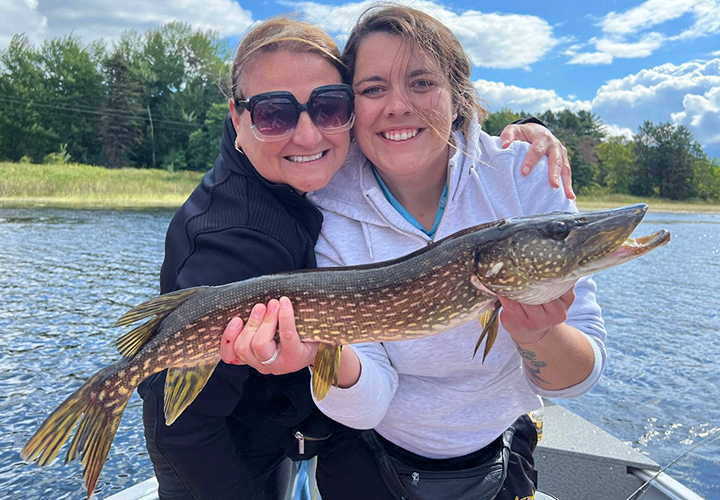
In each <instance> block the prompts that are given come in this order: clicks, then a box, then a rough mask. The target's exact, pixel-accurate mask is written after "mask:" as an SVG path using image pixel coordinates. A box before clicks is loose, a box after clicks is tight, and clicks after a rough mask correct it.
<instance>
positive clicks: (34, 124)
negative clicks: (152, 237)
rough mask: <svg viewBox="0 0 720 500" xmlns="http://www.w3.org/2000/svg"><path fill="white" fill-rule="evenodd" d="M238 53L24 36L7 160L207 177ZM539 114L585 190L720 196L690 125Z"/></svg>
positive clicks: (203, 36) (142, 37)
mask: <svg viewBox="0 0 720 500" xmlns="http://www.w3.org/2000/svg"><path fill="white" fill-rule="evenodd" d="M231 52H232V49H231V47H229V46H228V45H227V43H226V41H225V40H223V39H221V38H220V37H219V35H218V34H217V33H216V32H214V31H201V30H193V29H192V28H191V27H190V26H189V25H187V24H184V23H178V22H172V23H168V24H166V25H164V26H162V27H158V28H152V29H150V30H148V31H147V32H145V33H144V34H140V33H138V32H135V31H130V32H126V33H124V34H123V35H122V36H121V37H120V39H119V40H118V41H117V42H115V43H113V44H112V46H109V45H108V44H107V43H105V42H104V41H102V40H100V41H95V42H92V43H90V44H84V43H83V42H82V40H81V39H80V38H79V37H77V36H75V35H72V34H71V35H67V36H65V37H61V38H56V39H53V40H49V41H46V42H44V43H43V44H42V45H40V46H35V45H33V44H32V43H30V42H29V40H28V38H27V37H26V36H24V35H16V36H15V37H13V39H12V40H11V42H10V44H9V45H8V47H7V48H6V49H5V50H3V51H2V52H0V160H7V161H16V162H38V163H40V162H44V163H48V162H50V163H52V162H67V161H74V162H79V163H86V164H91V165H101V166H104V167H108V168H118V167H138V168H166V169H170V170H174V169H193V170H206V169H208V168H210V167H211V166H212V162H213V160H214V158H215V156H216V155H217V152H218V146H219V141H220V136H221V133H222V125H223V121H224V119H225V116H226V115H227V104H226V103H227V95H228V94H229V85H228V81H229V80H228V72H229V61H230V59H231ZM526 116H529V114H528V113H525V112H519V113H515V112H513V111H511V110H509V109H502V110H500V111H498V112H495V113H491V114H490V116H489V117H488V119H487V120H486V122H485V123H484V125H483V128H484V129H485V130H486V131H487V132H488V133H491V134H498V133H499V132H500V131H501V130H502V128H503V127H504V126H505V125H506V124H508V123H509V122H511V121H513V120H515V119H518V118H521V117H526ZM537 117H538V118H540V119H541V120H542V121H543V122H544V123H545V124H546V125H547V126H548V128H549V129H550V130H551V131H552V132H553V133H554V134H555V136H556V137H558V138H559V139H560V140H561V141H562V142H563V144H565V146H566V147H567V149H568V155H569V159H570V162H571V165H572V169H573V179H574V186H575V189H576V191H578V192H579V193H597V192H602V193H605V192H611V193H622V194H633V195H639V196H661V197H664V198H670V199H678V200H681V199H693V198H696V199H697V198H699V199H706V200H718V199H720V163H719V162H718V159H717V158H709V157H708V155H707V154H705V152H704V151H703V149H702V147H701V146H700V144H698V142H697V141H695V140H694V138H693V136H692V133H691V132H690V131H689V130H688V129H687V128H686V127H684V126H682V125H679V126H678V125H674V124H672V123H660V124H654V123H650V122H647V121H646V122H645V123H643V125H641V126H640V127H639V128H638V131H637V133H635V134H634V136H633V137H632V139H626V138H620V137H608V134H607V133H606V131H605V128H604V126H603V123H602V121H601V120H600V119H599V118H598V117H597V116H596V115H594V114H593V113H590V112H587V111H578V112H573V111H571V110H567V109H566V110H562V111H559V112H553V111H546V112H545V113H542V114H541V115H538V116H537Z"/></svg>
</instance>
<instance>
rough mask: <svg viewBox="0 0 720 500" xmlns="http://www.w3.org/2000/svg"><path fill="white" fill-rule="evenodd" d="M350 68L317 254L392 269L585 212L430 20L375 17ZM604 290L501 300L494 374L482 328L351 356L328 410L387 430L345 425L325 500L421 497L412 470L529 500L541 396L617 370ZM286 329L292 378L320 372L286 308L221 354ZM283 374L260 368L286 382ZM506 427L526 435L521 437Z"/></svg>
mask: <svg viewBox="0 0 720 500" xmlns="http://www.w3.org/2000/svg"><path fill="white" fill-rule="evenodd" d="M343 59H344V62H345V63H346V65H347V66H348V70H349V72H350V80H351V82H352V86H353V90H354V92H355V112H356V121H355V127H354V136H355V142H356V144H355V145H354V146H353V147H351V151H350V155H349V157H348V160H347V161H346V162H345V164H344V165H343V167H342V168H341V169H340V171H339V172H338V173H337V174H336V175H335V176H334V177H333V179H332V180H331V181H330V183H329V184H328V185H327V186H326V187H325V188H323V189H321V190H319V191H316V192H314V193H310V194H309V195H308V196H309V199H310V200H311V201H312V202H313V203H315V204H316V205H317V206H318V207H319V208H320V209H321V210H322V212H323V216H324V222H323V227H322V231H321V235H320V238H319V240H318V243H317V245H316V248H315V250H316V254H317V259H318V265H319V266H325V267H328V266H348V265H357V264H366V263H372V262H379V261H384V260H388V259H393V258H397V257H400V256H403V255H406V254H408V253H410V252H412V251H415V250H418V249H420V248H422V247H424V246H425V245H427V244H428V243H429V242H431V241H436V240H438V239H441V238H443V237H445V236H448V235H450V234H452V233H454V232H456V231H458V230H460V229H464V228H467V227H470V226H473V225H476V224H480V223H483V222H489V221H493V220H496V219H500V218H504V217H510V216H520V215H527V214H533V213H541V212H548V211H553V210H564V211H576V210H577V209H576V207H575V205H574V204H573V203H572V201H571V200H569V199H568V198H566V196H565V194H564V193H563V191H562V190H561V189H559V188H552V187H551V186H549V185H548V184H547V163H546V162H545V161H542V162H541V163H540V164H539V165H538V168H537V169H536V171H533V172H532V174H531V175H522V173H521V171H520V170H521V169H520V165H521V163H522V159H523V158H524V156H525V153H527V145H526V144H518V143H513V144H512V145H511V146H510V147H508V148H506V149H504V148H503V147H501V144H500V141H499V139H497V138H494V137H490V136H488V135H487V134H485V133H484V132H483V131H482V130H481V128H480V120H481V119H482V118H483V117H484V115H485V111H484V109H483V108H482V106H481V105H480V103H479V99H478V97H477V95H476V94H475V91H474V87H473V85H472V82H471V80H470V76H471V75H470V64H469V59H468V57H467V55H466V54H465V52H464V51H463V49H462V47H461V45H460V43H459V41H458V40H457V39H456V38H455V36H454V35H453V34H452V32H451V31H450V30H449V29H448V28H447V27H445V26H444V25H442V24H441V23H440V22H438V21H437V20H435V19H434V18H432V17H431V16H428V15H427V14H424V13H422V12H420V11H417V10H414V9H412V8H409V7H404V6H389V7H382V6H381V7H377V8H373V9H370V10H369V11H367V12H366V13H365V14H364V15H363V17H362V18H361V20H360V22H359V23H358V24H357V25H356V27H355V28H354V29H353V31H352V33H351V35H350V37H349V39H348V42H347V44H346V47H345V51H344V54H343ZM594 292H595V284H594V282H593V281H592V280H591V279H583V280H580V281H579V282H578V283H577V284H576V286H575V289H574V291H570V292H568V293H567V294H565V295H564V296H563V297H561V298H559V299H557V300H555V301H552V302H550V303H548V304H544V305H540V306H528V305H523V304H519V303H515V302H512V301H509V300H506V299H501V302H502V304H503V310H502V312H501V327H500V332H499V334H498V338H497V341H496V343H495V345H494V347H493V349H492V350H491V351H490V353H489V355H488V356H487V359H486V360H485V362H484V363H480V362H479V361H478V360H473V359H472V357H471V356H470V354H469V353H472V352H473V349H474V346H475V342H476V340H477V338H478V336H479V334H480V331H479V324H478V322H477V321H474V322H470V323H468V324H466V325H464V326H461V327H458V328H455V329H452V330H450V331H447V332H445V333H442V334H439V335H436V336H434V337H430V338H427V339H421V340H413V341H406V342H393V343H387V344H362V345H354V346H345V347H344V348H343V351H342V358H341V364H340V373H339V386H338V387H333V388H331V390H330V392H329V394H328V396H327V397H326V398H325V399H324V400H323V401H322V402H317V404H318V407H319V408H320V409H321V411H323V412H324V413H325V414H326V415H328V416H330V417H331V418H333V419H335V420H337V421H338V422H341V423H343V424H345V425H346V426H348V427H350V428H353V429H374V430H373V431H372V432H371V433H367V432H365V433H360V432H354V431H352V430H343V431H342V432H343V435H342V436H337V437H336V439H334V442H333V443H332V444H331V445H330V447H329V449H328V450H325V451H323V453H322V454H321V455H320V461H319V466H318V485H319V487H320V491H321V494H322V496H323V498H324V499H325V500H332V499H334V498H343V499H344V500H347V499H351V498H358V499H360V498H373V499H384V498H387V499H391V498H401V497H403V496H404V495H406V494H407V493H410V494H423V493H422V492H423V489H422V487H421V486H420V483H422V484H423V485H425V484H428V481H427V480H425V479H424V476H423V475H422V474H418V476H417V477H416V476H415V475H414V474H411V475H410V476H409V477H408V478H407V480H406V478H405V477H404V476H403V473H402V471H400V473H399V474H398V467H399V468H402V467H404V465H401V464H405V465H408V467H409V468H408V470H423V471H438V470H442V471H446V472H447V471H453V472H458V471H460V472H459V473H458V474H459V476H452V474H451V477H450V478H449V479H450V481H449V482H448V483H441V484H444V486H440V491H443V493H442V496H440V497H438V498H454V499H457V498H464V497H463V496H462V495H463V494H464V493H458V492H457V491H452V490H451V489H449V488H450V486H449V485H452V484H454V485H458V484H460V483H461V482H462V481H464V480H465V479H463V480H462V481H461V480H460V479H458V478H459V477H465V478H467V476H468V475H469V476H471V479H470V481H475V483H476V485H480V486H479V487H481V486H482V485H483V484H485V483H488V484H490V487H489V489H485V490H483V489H482V488H480V489H474V492H473V495H475V496H473V498H502V499H506V498H507V499H523V498H532V496H533V495H534V484H533V463H532V450H533V449H534V447H535V444H536V436H535V435H534V427H533V426H532V425H531V423H530V422H529V421H528V419H527V417H526V416H525V415H526V413H528V412H530V411H532V410H534V409H536V408H538V407H539V406H540V404H541V403H540V399H539V396H548V397H575V396H579V395H581V394H583V393H585V392H587V391H588V390H589V389H591V388H592V387H593V386H594V385H595V384H596V383H597V381H598V379H599V377H600V375H601V373H602V371H603V369H604V366H605V357H606V354H605V349H604V339H605V329H604V325H603V321H602V318H601V315H600V308H599V306H598V305H597V303H596V300H595V294H594ZM399 307H402V306H399ZM266 312H267V314H265V313H266ZM263 318H264V319H263ZM278 324H279V327H280V331H281V338H282V339H283V351H287V350H290V349H292V351H293V355H294V356H295V361H296V365H297V366H296V368H295V369H298V368H300V367H302V366H307V365H309V364H311V363H312V361H313V359H314V353H315V352H316V350H317V346H316V345H313V344H309V343H307V344H301V343H300V342H299V339H298V338H297V335H296V334H295V336H294V337H292V333H293V332H294V323H293V311H292V305H291V304H290V301H289V300H288V299H287V298H283V299H281V300H280V301H279V303H278V302H277V301H273V302H272V303H271V304H269V305H268V307H267V308H264V307H262V306H259V307H257V308H256V311H255V313H254V314H253V316H252V317H251V319H250V321H249V322H248V325H246V327H245V330H244V331H243V332H242V335H240V336H238V335H237V334H238V331H237V329H236V331H230V330H231V329H228V330H229V331H226V335H225V341H227V340H230V341H231V342H230V345H234V347H235V352H234V353H233V352H231V351H228V349H227V347H226V348H225V350H224V353H223V359H224V360H225V361H226V362H232V361H233V360H237V358H236V356H235V355H236V354H237V356H239V357H240V358H242V359H243V360H245V359H247V358H249V357H258V356H257V349H258V348H259V347H262V349H264V352H270V353H272V349H273V348H274V349H275V352H276V353H277V351H278V350H279V345H275V340H274V339H273V337H274V334H275V331H276V328H277V327H278ZM235 326H236V327H237V326H238V325H237V324H236V325H235ZM289 337H292V338H293V342H292V343H288V345H287V346H286V343H285V339H286V338H289ZM225 341H224V342H225ZM268 344H272V345H271V346H270V347H269V350H268ZM252 353H255V354H254V355H253V354H252ZM284 354H287V352H284ZM267 357H268V356H263V358H261V359H266V358H267ZM273 359H274V357H273ZM267 362H268V361H266V363H267ZM271 366H272V364H270V365H263V366H262V367H260V368H261V369H263V368H264V369H266V370H268V373H276V372H274V371H272V368H271ZM508 429H511V430H512V431H513V432H514V433H515V438H514V439H509V440H508V433H507V432H506V431H507V430H508ZM511 434H512V432H511V433H510V435H511ZM503 447H505V448H506V449H508V448H509V450H507V451H508V452H509V457H508V458H506V459H505V460H504V462H503V463H502V464H501V465H502V468H501V472H500V473H499V475H498V474H496V473H495V472H493V473H491V474H489V475H488V474H486V473H484V472H478V466H481V465H492V460H493V457H496V456H497V453H496V452H498V450H499V453H500V456H502V450H503ZM387 454H389V456H390V457H391V458H392V460H390V462H391V464H390V465H389V466H388V460H387V456H388V455H387ZM488 461H489V462H488ZM501 462H502V460H501ZM393 464H394V465H393ZM395 466H396V467H395ZM491 470H494V469H491ZM468 471H473V472H472V473H468ZM416 473H417V472H416ZM491 476H492V477H491ZM496 476H497V477H496ZM488 478H490V479H488ZM493 478H494V479H493ZM396 479H397V481H396ZM398 483H399V486H398ZM462 487H463V488H465V486H462ZM470 488H471V489H472V488H474V485H471V486H470ZM466 490H467V488H466ZM424 491H425V493H424V494H426V495H428V494H429V495H433V496H435V495H436V493H435V492H433V490H432V488H431V489H429V490H424ZM435 491H436V490H435ZM464 491H465V490H464ZM413 492H415V493H413ZM478 492H482V493H478ZM467 498H470V496H468V497H467Z"/></svg>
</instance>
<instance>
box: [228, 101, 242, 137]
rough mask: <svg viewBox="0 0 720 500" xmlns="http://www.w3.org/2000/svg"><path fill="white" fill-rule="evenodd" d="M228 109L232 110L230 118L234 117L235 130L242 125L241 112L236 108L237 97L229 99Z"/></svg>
mask: <svg viewBox="0 0 720 500" xmlns="http://www.w3.org/2000/svg"><path fill="white" fill-rule="evenodd" d="M228 110H229V111H230V118H232V122H233V127H235V130H237V129H238V127H239V126H240V113H238V111H237V110H236V109H235V99H233V98H232V97H231V98H230V99H228Z"/></svg>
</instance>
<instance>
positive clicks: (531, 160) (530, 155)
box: [521, 138, 548, 175]
mask: <svg viewBox="0 0 720 500" xmlns="http://www.w3.org/2000/svg"><path fill="white" fill-rule="evenodd" d="M547 149H548V142H547V140H546V139H545V138H539V139H536V140H534V141H533V143H532V144H531V145H530V148H528V152H527V154H526V155H525V159H524V160H523V162H522V167H521V171H522V173H523V174H525V175H527V174H529V173H530V172H532V169H533V168H535V165H537V164H538V162H539V161H540V160H542V158H543V156H545V152H546V151H547Z"/></svg>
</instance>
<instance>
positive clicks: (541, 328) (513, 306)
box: [498, 289, 575, 344]
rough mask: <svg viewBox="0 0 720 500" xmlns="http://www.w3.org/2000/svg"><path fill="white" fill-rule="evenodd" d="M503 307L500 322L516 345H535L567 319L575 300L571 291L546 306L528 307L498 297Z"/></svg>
mask: <svg viewBox="0 0 720 500" xmlns="http://www.w3.org/2000/svg"><path fill="white" fill-rule="evenodd" d="M498 299H499V300H500V303H501V304H502V306H503V310H502V312H501V313H500V320H501V321H502V325H503V327H504V328H505V329H506V330H507V331H508V332H509V333H510V336H511V337H512V339H513V340H514V341H515V342H516V343H518V344H536V343H538V342H540V341H541V340H542V339H543V338H545V336H546V335H547V334H548V332H549V330H550V329H551V328H552V327H554V326H557V325H559V324H561V323H563V322H564V321H565V320H566V319H567V312H568V309H570V306H571V305H572V303H573V301H574V300H575V292H574V290H573V289H570V290H568V291H567V292H565V293H564V294H563V295H562V296H560V297H559V298H557V299H555V300H552V301H550V302H548V303H546V304H539V305H530V304H523V303H521V302H516V301H514V300H510V299H507V298H505V297H501V296H499V297H498Z"/></svg>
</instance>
